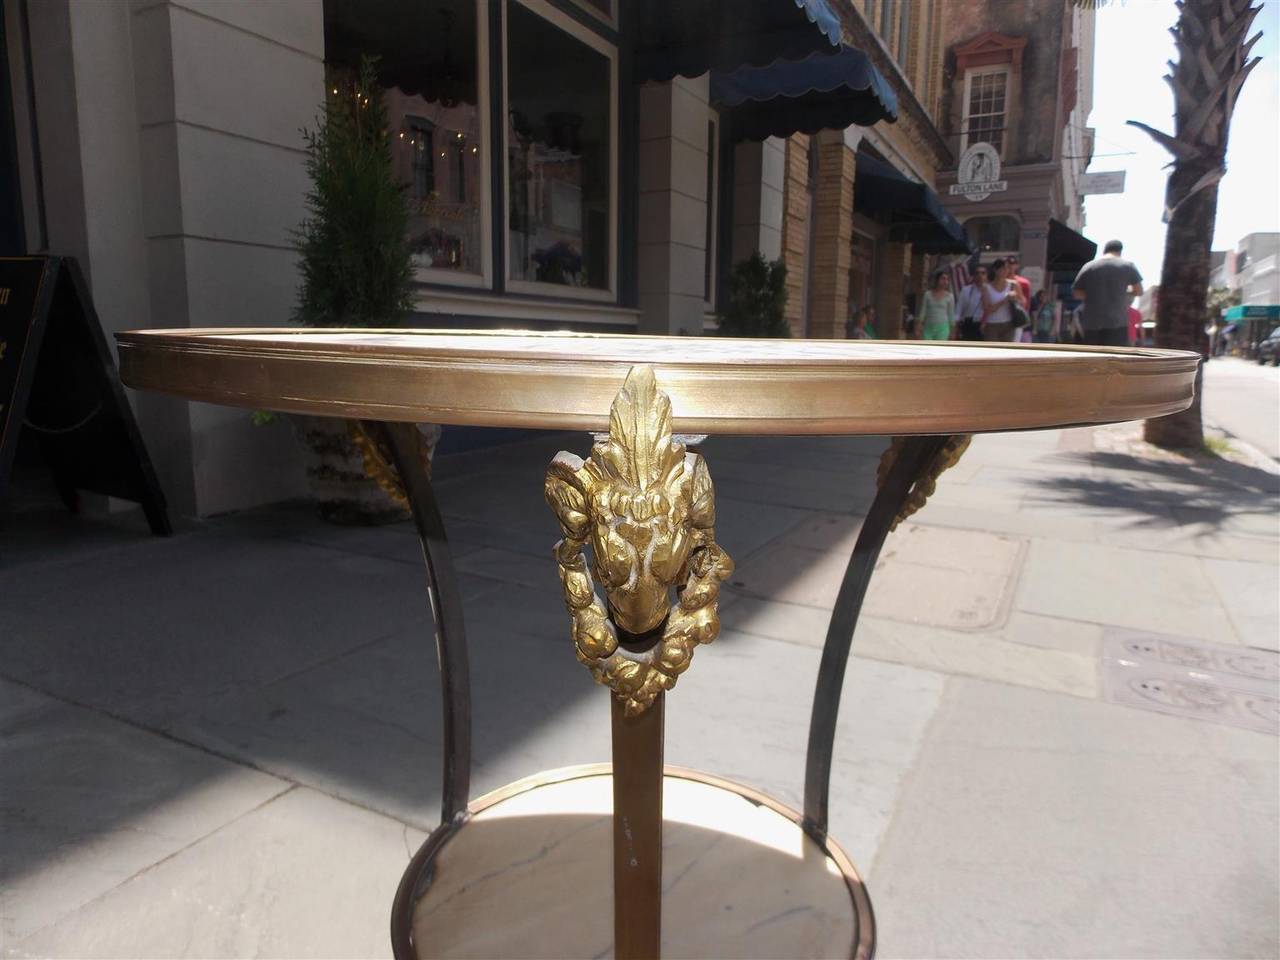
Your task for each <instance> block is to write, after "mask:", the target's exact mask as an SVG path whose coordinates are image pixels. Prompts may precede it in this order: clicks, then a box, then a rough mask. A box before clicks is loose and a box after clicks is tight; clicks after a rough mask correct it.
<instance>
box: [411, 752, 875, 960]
mask: <svg viewBox="0 0 1280 960" xmlns="http://www.w3.org/2000/svg"><path fill="white" fill-rule="evenodd" d="M663 805H664V818H665V821H666V829H665V832H664V838H663V900H662V912H663V922H662V955H663V957H666V958H675V957H708V958H709V957H829V956H837V957H843V956H848V955H849V952H850V947H851V944H852V943H853V939H854V929H855V927H854V920H853V916H854V915H853V904H852V900H851V898H850V894H849V889H848V887H847V886H846V884H845V882H844V879H843V877H842V876H841V874H840V872H839V869H838V868H837V867H836V865H835V864H834V862H833V861H832V860H831V859H830V858H829V857H827V855H826V854H825V853H824V852H823V851H821V850H820V849H819V848H818V847H817V846H816V845H815V844H814V843H813V842H812V841H811V840H809V839H808V838H807V837H805V835H804V834H803V832H802V831H801V830H800V828H799V827H797V826H796V825H795V824H794V823H792V822H791V821H790V820H788V819H787V818H785V817H783V816H782V815H780V814H778V813H775V812H774V811H772V810H769V809H768V808H766V807H761V806H757V805H756V804H754V803H751V802H750V801H748V800H746V799H744V798H743V797H741V796H739V795H737V794H735V793H731V792H729V791H726V790H722V789H719V788H717V787H712V786H710V785H707V784H703V783H697V782H693V781H689V780H682V779H676V778H673V777H668V778H667V780H666V783H665V790H664V794H663ZM612 809H613V798H612V781H611V779H610V778H609V777H608V776H592V777H586V778H580V779H576V780H569V781H565V782H561V783H555V784H550V785H546V786H542V787H538V788H537V789H535V790H531V791H529V792H527V793H523V794H520V795H517V796H516V797H513V798H511V799H510V800H507V801H504V802H503V803H501V804H499V805H497V806H495V807H492V808H490V809H489V810H487V811H484V812H482V813H480V814H479V815H478V816H477V817H476V818H475V819H474V820H472V822H471V823H469V824H468V825H467V826H466V827H465V828H464V829H463V830H462V831H460V832H459V833H458V834H457V835H456V836H455V837H454V838H453V839H452V840H450V842H449V843H448V844H447V845H446V846H445V848H444V849H443V851H442V852H441V854H440V856H439V859H438V860H437V868H436V875H435V878H434V880H433V882H432V885H431V887H430V889H429V890H428V891H427V894H426V896H425V897H423V899H422V900H421V901H419V903H418V907H417V911H416V914H415V918H414V944H415V947H416V948H417V950H418V953H419V955H420V956H424V957H505V956H520V957H610V956H612V955H613V887H612V864H613V826H612V818H611V811H612Z"/></svg>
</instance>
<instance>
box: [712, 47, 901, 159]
mask: <svg viewBox="0 0 1280 960" xmlns="http://www.w3.org/2000/svg"><path fill="white" fill-rule="evenodd" d="M711 102H712V103H713V104H715V105H716V106H718V107H722V108H729V113H728V117H729V123H730V134H731V136H732V138H733V139H734V140H763V139H764V138H765V137H787V136H790V135H791V134H793V133H816V132H817V131H819V130H843V129H844V128H845V127H849V126H854V125H857V126H860V127H869V126H871V125H872V124H873V123H877V122H879V121H881V120H887V121H888V122H890V123H892V122H893V121H895V120H897V119H898V98H897V97H896V96H894V93H893V89H892V88H891V87H890V86H889V83H888V81H887V80H885V78H884V77H882V76H881V75H880V71H879V70H877V69H876V68H875V66H874V65H873V64H872V63H871V61H870V59H868V57H867V55H866V54H865V53H863V52H862V51H861V50H857V49H855V48H853V47H849V46H841V48H840V52H839V53H835V54H822V53H814V54H810V55H809V56H807V57H804V58H803V59H800V60H779V61H777V62H775V63H771V64H770V65H769V66H767V67H739V68H738V69H737V70H732V71H729V72H721V71H718V70H717V71H716V72H715V73H713V74H711Z"/></svg>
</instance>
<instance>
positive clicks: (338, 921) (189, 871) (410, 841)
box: [12, 788, 424, 958]
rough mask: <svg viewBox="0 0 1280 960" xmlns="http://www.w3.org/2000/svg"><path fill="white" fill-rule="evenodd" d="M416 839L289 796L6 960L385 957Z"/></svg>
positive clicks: (349, 809) (311, 798)
mask: <svg viewBox="0 0 1280 960" xmlns="http://www.w3.org/2000/svg"><path fill="white" fill-rule="evenodd" d="M423 839H424V834H422V833H421V832H420V831H415V830H413V829H411V828H409V827H406V826H404V825H403V824H401V823H397V822H396V821H394V820H391V819H389V818H387V817H383V816H380V815H378V814H376V813H372V812H370V811H368V810H361V809H359V808H358V807H353V806H351V805H349V804H345V803H342V802H341V801H338V800H334V799H333V798H331V797H326V796H324V795H323V794H320V793H316V792H315V791H313V790H307V789H305V788H295V789H293V790H291V791H290V792H289V793H287V794H286V795H284V796H282V797H280V798H278V799H276V800H274V801H272V802H271V803H268V804H266V805H265V806H263V807H261V808H259V809H257V810H255V811H253V812H252V813H249V814H248V815H246V816H243V817H241V818H240V819H238V820H236V821H234V822H233V823H230V824H228V825H227V826H226V827H224V828H223V829H221V830H219V831H217V832H216V833H213V834H212V835H210V836H207V837H205V838H204V839H202V840H200V841H199V842H198V843H195V844H193V845H191V846H189V847H187V848H186V849H185V850H182V851H181V852H179V853H177V854H176V855H175V856H173V857H171V858H169V859H168V860H165V861H164V862H163V863H160V864H158V865H156V866H154V867H152V868H151V869H150V870H147V871H145V872H143V873H141V874H139V875H138V876H135V877H133V878H132V879H130V880H129V881H128V882H126V883H123V884H121V885H120V886H118V887H116V888H115V889H113V890H111V891H110V892H108V893H106V894H105V895H103V896H102V897H100V898H98V899H97V900H95V901H94V902H92V903H90V904H89V905H87V906H85V907H83V908H81V909H80V910H78V911H76V912H75V913H74V914H72V915H71V916H68V917H65V918H63V919H62V920H60V921H58V922H57V923H55V924H53V925H52V926H50V927H48V928H46V929H44V930H42V931H40V932H39V933H36V934H34V935H32V936H30V937H27V938H26V939H24V940H21V941H18V942H17V943H15V944H14V945H13V949H12V955H13V956H15V957H50V958H53V957H85V958H98V957H104V958H105V957H121V958H123V957H130V958H153V957H154V958H167V957H361V958H364V957H389V956H390V955H391V944H390V939H389V936H388V933H387V917H388V914H389V911H390V908H391V897H392V895H393V894H394V892H395V888H396V884H397V883H398V882H399V879H400V874H401V873H402V872H403V871H404V868H405V866H406V865H407V863H408V861H409V855H410V851H411V850H413V849H416V848H417V846H418V845H419V844H420V843H421V842H422V840H423Z"/></svg>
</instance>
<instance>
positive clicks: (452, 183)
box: [325, 0, 489, 283]
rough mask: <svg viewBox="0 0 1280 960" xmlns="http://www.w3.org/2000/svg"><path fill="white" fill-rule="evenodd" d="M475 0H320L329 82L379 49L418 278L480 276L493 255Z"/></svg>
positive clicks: (343, 77) (346, 75)
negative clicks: (486, 213)
mask: <svg viewBox="0 0 1280 960" xmlns="http://www.w3.org/2000/svg"><path fill="white" fill-rule="evenodd" d="M478 6H482V5H479V4H477V0H432V2H430V3H419V2H410V0H325V59H326V64H327V68H328V80H329V84H330V86H331V87H334V88H338V89H340V88H341V86H342V85H343V84H344V83H349V82H350V80H351V78H352V77H353V76H354V74H355V71H356V70H357V69H358V65H359V62H360V58H361V57H362V56H374V57H377V70H378V79H379V82H380V83H381V84H382V86H383V88H384V90H385V97H386V106H387V116H388V121H389V124H390V131H391V153H392V164H393V168H394V170H395V172H396V175H397V176H398V177H399V178H400V179H401V180H402V181H403V183H404V184H405V187H406V191H407V193H408V197H409V202H410V208H411V217H410V228H409V229H410V242H411V244H412V249H413V259H414V265H415V267H416V268H417V269H418V274H419V277H420V278H421V279H429V280H444V281H446V282H447V281H449V280H450V279H456V280H458V281H462V282H471V283H483V282H484V280H485V274H486V272H487V271H486V265H487V263H488V262H489V253H488V249H487V248H488V241H487V235H488V230H487V229H486V225H487V217H486V215H485V209H486V202H485V196H486V191H485V189H484V181H485V177H486V175H487V174H486V170H487V163H486V156H485V150H484V147H485V141H484V130H485V102H484V94H483V84H482V82H481V71H480V68H479V65H480V63H481V62H482V58H481V44H480V42H479V41H480V34H479V32H478V27H479V25H480V24H479V10H478Z"/></svg>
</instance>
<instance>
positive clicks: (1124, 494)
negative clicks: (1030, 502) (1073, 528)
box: [1037, 451, 1280, 533]
mask: <svg viewBox="0 0 1280 960" xmlns="http://www.w3.org/2000/svg"><path fill="white" fill-rule="evenodd" d="M1063 459H1064V460H1065V461H1067V462H1070V461H1073V460H1074V461H1076V462H1078V463H1091V464H1092V465H1093V466H1094V467H1096V468H1099V472H1100V473H1104V474H1106V473H1110V474H1111V475H1110V476H1106V475H1104V476H1101V477H1090V476H1086V475H1075V474H1070V473H1068V474H1064V475H1052V476H1045V477H1043V478H1041V479H1039V480H1038V481H1037V483H1038V485H1039V486H1040V487H1042V488H1043V489H1044V490H1045V492H1047V493H1053V494H1055V495H1056V499H1058V500H1064V499H1065V500H1066V501H1067V502H1069V503H1077V504H1080V505H1083V506H1096V507H1109V508H1110V507H1114V508H1117V509H1118V510H1123V511H1125V512H1126V513H1129V514H1137V515H1139V517H1140V519H1139V520H1138V521H1137V523H1138V524H1139V525H1141V526H1171V525H1172V526H1182V525H1203V526H1208V527H1211V528H1213V529H1215V530H1221V529H1223V528H1225V527H1228V526H1239V523H1237V521H1243V522H1245V524H1246V525H1247V524H1248V522H1249V521H1250V520H1256V519H1258V518H1272V519H1273V520H1274V519H1275V518H1276V517H1277V513H1278V498H1280V475H1277V474H1273V473H1269V472H1268V471H1266V470H1262V469H1259V468H1258V467H1253V466H1250V465H1248V464H1244V463H1237V462H1235V461H1231V460H1224V459H1222V458H1221V457H1217V456H1214V455H1212V454H1208V453H1205V454H1197V455H1195V456H1192V457H1188V458H1187V459H1185V460H1181V461H1175V460H1158V459H1154V458H1151V457H1142V456H1136V455H1133V454H1127V453H1117V452H1111V451H1099V452H1094V453H1075V454H1067V455H1064V457H1063ZM1171 516H1172V518H1173V521H1172V523H1171V522H1170V517H1171ZM1234 532H1244V533H1247V532H1248V530H1247V529H1246V530H1238V531H1234ZM1259 532H1261V531H1259Z"/></svg>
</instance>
